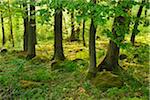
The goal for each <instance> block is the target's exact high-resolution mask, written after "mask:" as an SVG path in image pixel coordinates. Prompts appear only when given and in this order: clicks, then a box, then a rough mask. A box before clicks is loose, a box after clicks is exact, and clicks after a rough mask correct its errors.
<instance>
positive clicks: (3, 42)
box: [0, 11, 6, 46]
mask: <svg viewBox="0 0 150 100" xmlns="http://www.w3.org/2000/svg"><path fill="white" fill-rule="evenodd" d="M0 16H1V26H2V46H4V45H5V43H6V40H5V32H4V18H3V15H2V11H1V12H0Z"/></svg>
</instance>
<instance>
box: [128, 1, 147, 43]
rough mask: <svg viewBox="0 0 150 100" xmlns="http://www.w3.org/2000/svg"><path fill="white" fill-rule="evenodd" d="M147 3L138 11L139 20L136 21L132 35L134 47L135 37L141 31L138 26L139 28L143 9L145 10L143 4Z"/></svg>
mask: <svg viewBox="0 0 150 100" xmlns="http://www.w3.org/2000/svg"><path fill="white" fill-rule="evenodd" d="M144 2H145V0H143V1H142V4H141V6H140V8H139V10H138V13H137V19H136V21H135V24H134V29H133V30H132V35H131V39H130V41H131V43H132V45H134V43H135V36H136V35H137V34H138V33H139V30H138V26H139V18H140V16H141V13H142V9H143V3H144Z"/></svg>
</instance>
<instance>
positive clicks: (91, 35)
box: [87, 0, 96, 78]
mask: <svg viewBox="0 0 150 100" xmlns="http://www.w3.org/2000/svg"><path fill="white" fill-rule="evenodd" d="M92 2H93V3H95V4H96V0H92ZM95 36H96V25H95V24H94V18H92V19H91V25H90V32H89V57H90V65H89V72H88V76H87V77H88V78H92V77H95V75H96V50H95Z"/></svg>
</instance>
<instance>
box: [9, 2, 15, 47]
mask: <svg viewBox="0 0 150 100" xmlns="http://www.w3.org/2000/svg"><path fill="white" fill-rule="evenodd" d="M8 10H9V27H10V41H11V42H12V47H14V46H15V43H14V35H13V25H12V16H11V11H10V2H8Z"/></svg>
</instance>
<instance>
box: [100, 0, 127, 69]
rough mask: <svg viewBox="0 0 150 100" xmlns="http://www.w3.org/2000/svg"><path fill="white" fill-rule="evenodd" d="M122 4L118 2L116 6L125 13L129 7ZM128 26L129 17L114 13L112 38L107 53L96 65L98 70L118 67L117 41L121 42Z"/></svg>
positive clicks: (118, 48)
mask: <svg viewBox="0 0 150 100" xmlns="http://www.w3.org/2000/svg"><path fill="white" fill-rule="evenodd" d="M123 5H124V4H123V2H118V6H121V7H122V9H120V10H122V11H123V12H124V13H125V14H127V12H128V10H129V7H123ZM128 28H129V18H128V17H125V16H121V15H119V16H117V15H116V17H115V19H114V22H113V26H112V32H111V33H112V38H111V40H110V41H109V46H108V50H107V54H106V56H105V58H104V60H103V61H102V62H101V63H100V64H99V65H98V71H103V69H105V70H108V71H114V70H118V69H119V64H118V58H119V50H120V46H119V43H121V42H122V40H123V39H124V36H125V33H128ZM122 32H124V33H122Z"/></svg>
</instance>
